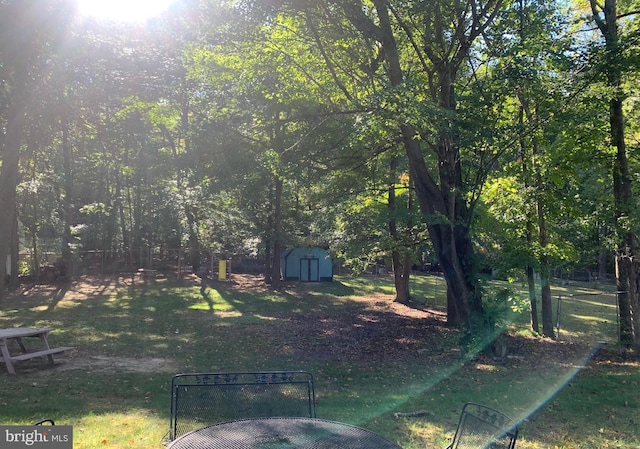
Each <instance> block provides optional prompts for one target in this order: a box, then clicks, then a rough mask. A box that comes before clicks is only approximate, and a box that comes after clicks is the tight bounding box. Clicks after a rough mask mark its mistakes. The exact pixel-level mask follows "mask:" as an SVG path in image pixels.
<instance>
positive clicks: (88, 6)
mask: <svg viewBox="0 0 640 449" xmlns="http://www.w3.org/2000/svg"><path fill="white" fill-rule="evenodd" d="M173 2H175V0H78V11H79V13H80V14H81V15H82V16H89V17H93V18H95V19H99V20H114V21H117V22H144V21H146V20H148V19H150V18H152V17H155V16H157V15H158V14H160V13H161V12H163V11H164V10H166V9H167V8H168V7H169V5H170V4H171V3H173Z"/></svg>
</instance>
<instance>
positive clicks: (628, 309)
mask: <svg viewBox="0 0 640 449" xmlns="http://www.w3.org/2000/svg"><path fill="white" fill-rule="evenodd" d="M590 6H591V13H592V18H593V21H594V22H595V24H596V26H597V27H598V30H599V31H600V33H601V35H602V38H603V39H604V60H603V61H602V64H601V66H600V69H601V70H602V72H603V75H604V77H605V79H606V83H607V86H608V88H609V95H610V100H609V131H610V133H609V134H610V143H611V146H612V147H613V148H614V150H615V155H614V157H613V163H612V176H613V195H614V218H615V220H616V235H617V237H616V239H617V248H616V256H615V265H616V284H617V290H618V307H619V315H620V340H621V342H623V343H624V344H626V345H629V346H633V347H634V348H636V349H638V348H640V304H639V302H638V294H639V293H640V290H639V289H640V282H639V280H640V279H639V276H640V265H638V263H637V261H636V258H637V256H638V248H637V244H636V237H635V233H634V230H633V225H632V222H631V218H632V214H631V209H632V206H633V196H632V181H631V175H630V172H629V156H628V150H627V144H626V141H625V117H624V101H625V99H626V93H625V87H624V82H623V78H624V75H625V71H626V70H627V68H628V65H627V64H626V63H625V60H626V59H627V58H626V57H625V56H626V55H625V46H626V44H625V42H623V36H622V35H621V31H620V28H619V25H618V21H619V20H620V18H621V15H620V13H619V12H618V2H617V0H604V2H602V3H600V2H597V1H596V0H590ZM625 13H626V14H625V15H628V14H638V13H639V12H638V11H635V12H633V11H625ZM627 51H628V50H627Z"/></svg>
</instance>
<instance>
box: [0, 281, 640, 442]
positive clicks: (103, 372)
mask: <svg viewBox="0 0 640 449" xmlns="http://www.w3.org/2000/svg"><path fill="white" fill-rule="evenodd" d="M512 287H513V286H512ZM411 288H412V293H413V295H414V297H415V298H416V303H415V304H414V305H413V307H406V306H404V305H400V304H395V303H392V302H391V301H392V299H393V284H392V279H391V278H390V277H386V276H384V277H368V278H366V277H361V278H351V277H337V278H336V281H335V282H333V283H322V284H317V283H313V284H298V283H292V284H288V285H287V286H286V287H285V288H283V289H281V290H279V291H271V290H269V289H266V288H264V286H263V285H261V283H260V282H258V281H257V280H256V278H252V277H250V276H233V277H232V278H231V280H230V281H227V282H213V281H211V282H210V283H208V284H207V285H202V284H201V283H200V282H199V280H197V279H195V278H193V279H184V280H181V281H177V280H175V279H174V280H170V279H162V280H148V281H146V282H144V281H142V280H136V281H135V283H133V284H132V282H131V279H130V278H127V279H124V278H119V279H115V278H99V279H98V278H93V279H83V280H80V281H78V282H75V283H73V284H71V285H69V286H66V287H62V288H61V287H43V286H40V287H34V288H32V289H26V290H24V291H20V292H16V293H15V294H13V295H11V296H10V297H9V298H7V299H5V300H4V301H3V302H2V303H0V327H1V328H8V327H17V326H42V327H44V326H48V327H53V328H55V330H54V331H53V332H52V334H51V335H50V343H51V344H52V345H55V346H74V347H75V349H74V350H73V351H71V352H69V353H66V354H64V355H58V356H57V357H56V364H55V366H53V367H50V366H47V365H46V363H45V361H46V359H43V360H32V361H27V362H21V363H18V364H17V371H18V375H17V376H11V375H8V374H7V373H6V370H5V369H4V367H3V366H0V388H1V391H2V393H0V404H1V405H2V407H1V408H0V423H3V424H30V423H32V422H34V421H37V420H40V419H43V418H53V419H54V420H55V421H56V423H58V424H66V425H72V426H73V427H74V448H77V449H94V448H98V447H105V448H146V449H154V448H162V447H163V446H162V443H161V441H162V438H163V436H164V435H165V434H166V433H167V431H168V427H169V386H170V381H171V376H172V375H173V374H175V373H179V372H192V371H226V370H247V371H252V370H279V369H303V370H307V371H311V372H312V373H313V374H314V376H315V379H316V394H317V401H318V414H319V416H320V417H321V418H326V419H332V420H337V421H343V422H347V423H352V424H357V425H360V426H363V427H367V428H370V429H372V430H375V431H377V432H379V433H381V434H383V435H385V436H387V437H388V438H390V439H392V440H394V441H397V442H398V443H399V444H400V445H401V446H402V447H404V448H406V449H418V448H425V447H441V448H444V447H445V446H446V445H447V443H448V441H449V438H450V437H451V436H452V432H453V430H454V429H455V425H456V420H457V417H458V415H459V413H460V409H461V407H462V405H463V404H464V403H465V402H468V401H474V402H481V403H485V404H487V405H491V406H494V407H496V408H499V409H500V410H502V411H503V412H505V413H507V414H509V415H511V416H513V417H514V418H517V419H518V420H521V422H522V424H521V437H520V438H519V440H518V445H517V446H518V447H519V448H525V449H527V448H529V449H535V448H552V449H553V448H558V449H570V448H580V449H590V448H594V449H595V448H598V449H600V448H620V449H631V448H638V447H640V439H639V438H638V437H637V436H636V428H637V424H638V423H639V422H640V413H639V406H640V389H639V388H638V383H640V374H639V370H638V363H637V361H635V360H634V359H633V358H632V357H631V356H630V355H628V354H626V353H625V352H624V351H620V350H617V349H616V347H615V342H616V303H615V296H614V295H613V294H612V293H610V292H609V293H607V292H606V291H605V290H604V289H603V290H595V289H590V288H587V287H586V286H575V285H574V286H564V287H556V288H555V289H554V321H555V323H556V325H558V328H559V339H558V340H557V341H552V340H549V339H542V338H538V337H535V336H533V335H531V333H530V332H528V331H527V328H528V317H527V316H526V314H523V315H516V316H514V321H513V322H512V324H511V326H510V328H509V332H508V336H507V337H506V340H505V341H506V345H507V348H508V352H507V356H506V357H502V358H494V357H489V356H487V355H485V354H476V355H473V354H466V353H465V352H464V351H461V348H460V346H459V344H458V341H459V337H460V336H459V334H458V332H457V331H456V330H453V329H450V328H448V327H447V326H446V322H445V314H444V299H443V298H444V288H445V286H444V282H443V281H442V279H439V278H437V277H431V276H418V277H415V278H414V279H413V280H412V283H411ZM515 288H521V287H520V286H515ZM558 304H559V305H560V313H559V314H557V307H558ZM603 343H604V349H602V350H600V351H599V352H597V353H596V355H595V356H593V354H594V353H595V350H596V348H599V347H600V346H601V345H602V344H603ZM592 356H593V357H592Z"/></svg>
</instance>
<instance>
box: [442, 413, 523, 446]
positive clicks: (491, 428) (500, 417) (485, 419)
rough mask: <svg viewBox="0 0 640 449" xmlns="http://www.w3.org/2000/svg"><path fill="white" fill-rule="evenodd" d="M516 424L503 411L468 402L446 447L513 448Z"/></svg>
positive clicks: (516, 433)
mask: <svg viewBox="0 0 640 449" xmlns="http://www.w3.org/2000/svg"><path fill="white" fill-rule="evenodd" d="M517 438H518V426H517V424H516V423H515V422H514V421H513V420H512V419H511V418H509V417H508V416H506V415H504V414H503V413H501V412H499V411H497V410H494V409H492V408H489V407H486V406H484V405H480V404H475V403H473V402H469V403H467V404H465V405H464V407H463V408H462V413H461V414H460V419H459V420H458V427H457V428H456V433H455V435H454V436H453V440H452V441H451V444H450V445H449V446H447V449H513V448H514V447H516V439H517Z"/></svg>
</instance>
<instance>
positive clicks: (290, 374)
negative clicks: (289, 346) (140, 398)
mask: <svg viewBox="0 0 640 449" xmlns="http://www.w3.org/2000/svg"><path fill="white" fill-rule="evenodd" d="M281 416H286V417H308V418H315V417H316V416H317V414H316V399H315V390H314V384H313V376H312V375H311V373H308V372H305V371H268V372H237V373H190V374H177V375H175V376H174V377H173V379H172V380H171V425H170V429H169V441H172V440H174V439H175V438H177V437H179V436H181V435H184V434H185V433H187V432H190V431H192V430H196V429H199V428H201V427H204V426H206V425H209V424H215V423H219V422H224V421H232V420H235V419H242V418H266V417H281Z"/></svg>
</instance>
